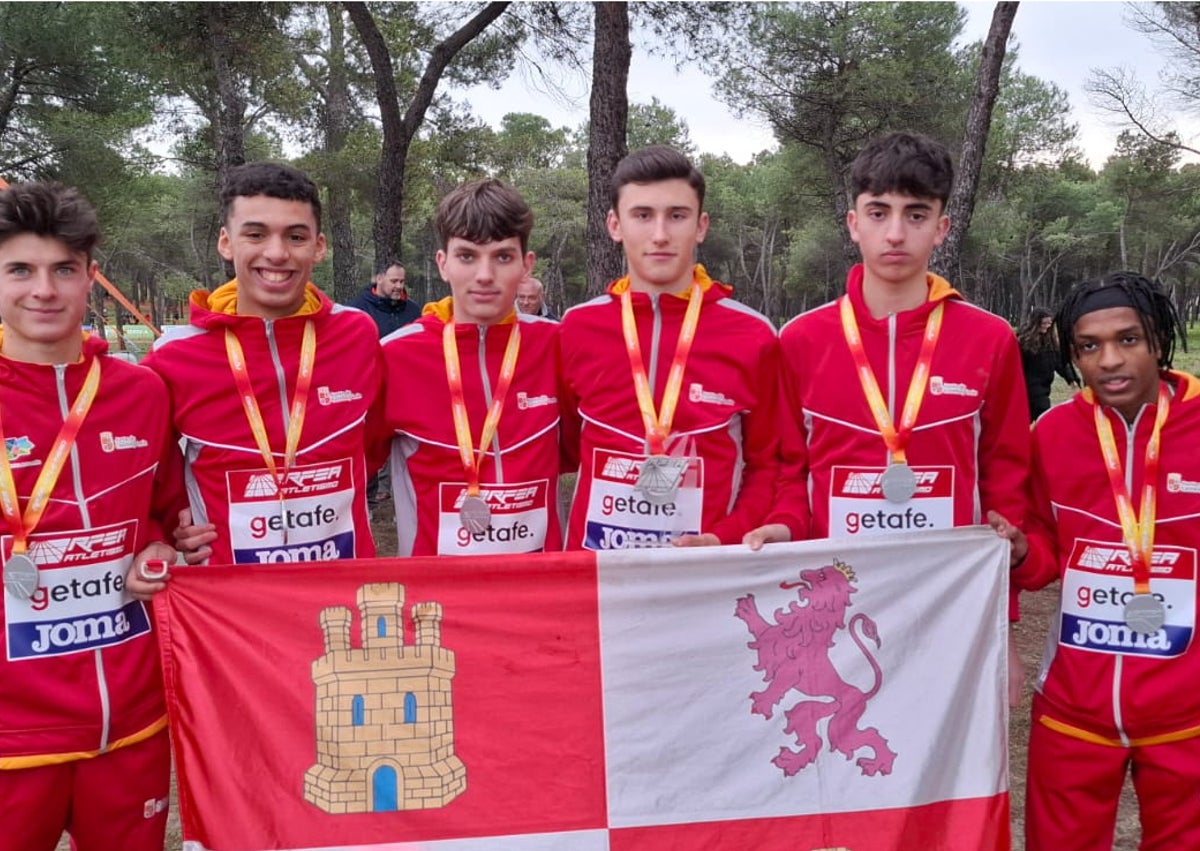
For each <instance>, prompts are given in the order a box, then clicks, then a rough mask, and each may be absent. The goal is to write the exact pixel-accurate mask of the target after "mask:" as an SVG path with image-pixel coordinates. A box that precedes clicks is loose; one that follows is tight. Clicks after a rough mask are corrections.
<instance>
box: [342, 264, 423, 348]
mask: <svg viewBox="0 0 1200 851" xmlns="http://www.w3.org/2000/svg"><path fill="white" fill-rule="evenodd" d="M404 281H405V275H404V267H403V266H401V265H400V264H399V263H393V264H391V265H390V266H388V267H387V269H385V270H384V271H382V272H380V273H379V274H378V275H376V276H375V280H374V283H372V284H371V286H369V287H367V288H366V289H364V290H363V291H362V292H361V293H359V294H358V295H357V296H355V297H354V300H353V301H351V302H350V306H351V307H357V308H358V309H359V310H361V311H363V312H364V313H366V314H367V315H368V316H370V317H371V318H372V319H374V320H375V324H376V325H377V326H379V337H380V339H382V338H384V337H386V336H387V335H388V334H391V333H392V332H393V331H395V330H396V329H398V328H400V327H402V326H404V325H407V324H408V323H409V322H412V321H414V320H416V319H420V318H421V308H420V306H418V305H417V304H414V303H413V302H411V301H409V299H408V287H406V286H405V284H404Z"/></svg>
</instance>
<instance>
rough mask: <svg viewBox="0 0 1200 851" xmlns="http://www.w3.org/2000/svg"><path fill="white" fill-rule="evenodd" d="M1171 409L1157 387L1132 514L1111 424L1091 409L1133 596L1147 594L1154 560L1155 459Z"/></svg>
mask: <svg viewBox="0 0 1200 851" xmlns="http://www.w3.org/2000/svg"><path fill="white" fill-rule="evenodd" d="M1170 408H1171V394H1170V393H1168V392H1167V385H1166V384H1164V383H1160V384H1159V387H1158V411H1157V412H1156V413H1155V415H1154V429H1153V431H1151V432H1150V441H1149V443H1147V444H1146V466H1145V470H1144V471H1143V477H1144V479H1143V481H1142V505H1141V511H1140V512H1138V513H1136V514H1135V513H1134V510H1133V500H1132V499H1131V498H1130V496H1129V488H1128V487H1127V486H1126V484H1125V473H1124V472H1123V471H1122V469H1121V456H1120V453H1118V452H1117V440H1116V438H1115V437H1114V436H1113V430H1112V423H1110V422H1109V421H1108V417H1107V416H1105V414H1104V411H1103V410H1101V407H1100V405H1098V404H1097V405H1096V406H1095V409H1094V410H1095V418H1096V437H1098V438H1099V439H1100V451H1101V452H1102V453H1103V454H1104V466H1105V469H1107V470H1108V482H1109V484H1110V485H1111V486H1112V492H1113V499H1114V500H1115V501H1116V503H1117V517H1118V518H1119V519H1120V521H1121V534H1122V536H1123V537H1124V538H1125V546H1126V547H1128V548H1129V556H1130V566H1131V567H1132V568H1133V593H1135V594H1149V593H1150V566H1151V561H1152V559H1153V557H1154V517H1155V514H1156V512H1157V510H1158V488H1157V484H1158V459H1159V449H1160V446H1161V442H1162V428H1163V423H1165V422H1166V421H1167V413H1168V411H1169V410H1170Z"/></svg>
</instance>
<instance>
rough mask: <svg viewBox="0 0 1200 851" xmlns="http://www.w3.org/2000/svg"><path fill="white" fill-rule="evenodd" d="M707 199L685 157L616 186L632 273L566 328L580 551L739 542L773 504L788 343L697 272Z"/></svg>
mask: <svg viewBox="0 0 1200 851" xmlns="http://www.w3.org/2000/svg"><path fill="white" fill-rule="evenodd" d="M703 193H704V178H703V176H701V175H700V173H699V172H698V171H697V170H696V169H695V168H694V167H693V166H692V165H691V163H689V162H688V160H687V158H686V157H684V156H683V155H682V154H680V153H679V152H677V151H674V150H672V149H670V148H665V147H658V146H656V147H650V148H644V149H642V150H640V151H636V152H635V153H633V154H630V155H629V156H628V157H626V158H625V159H624V160H622V161H621V163H620V164H619V165H618V166H617V169H616V172H615V173H614V175H613V192H612V210H610V211H609V214H608V228H609V233H610V235H611V236H612V238H613V239H614V240H617V241H618V242H621V243H622V246H623V248H624V250H625V257H626V261H627V264H628V269H629V274H628V276H627V277H624V278H621V279H620V280H618V281H616V282H614V283H613V284H612V285H611V286H610V287H609V289H608V292H607V294H605V295H603V296H601V297H600V298H597V299H594V300H592V301H590V302H587V303H585V304H581V305H579V306H577V307H574V308H572V309H571V310H569V311H567V313H566V314H565V315H564V316H563V321H562V325H561V331H560V345H561V349H562V371H563V382H564V384H565V391H564V393H565V396H566V399H565V405H564V417H567V416H568V412H573V411H576V410H577V411H578V421H576V422H569V424H568V429H567V433H568V434H569V435H570V436H568V437H567V438H566V449H567V450H568V453H569V454H571V455H575V454H576V453H577V457H578V462H579V479H578V482H577V484H576V490H575V502H574V505H573V507H572V511H571V518H570V523H569V527H568V533H567V547H568V548H577V547H586V548H588V549H595V550H601V549H626V548H632V547H658V546H666V545H669V544H679V545H689V544H718V543H725V544H730V543H738V542H740V541H741V539H742V536H743V535H744V534H746V533H747V532H748V531H749V530H750V529H752V528H753V527H754V526H755V525H756V524H758V523H759V522H761V520H762V518H763V517H765V516H766V513H767V512H768V511H769V510H770V507H771V505H772V500H773V497H774V487H775V479H776V477H777V474H778V460H777V450H778V438H777V432H776V429H777V424H776V414H775V397H776V380H777V379H776V368H777V365H778V340H777V338H776V335H775V329H774V328H773V327H772V326H771V324H770V322H769V321H768V320H767V319H766V318H765V317H764V316H762V315H760V314H758V313H757V312H755V311H753V310H751V309H749V308H747V307H745V306H744V305H742V304H740V303H739V302H736V301H734V300H733V299H732V298H730V292H731V290H730V288H729V287H727V286H725V285H723V284H719V283H716V282H714V281H712V280H711V279H710V278H709V277H708V275H707V273H706V272H705V270H704V268H703V267H702V266H694V265H693V254H694V252H695V249H696V246H697V245H698V244H699V243H701V242H702V241H703V240H704V236H705V234H706V232H707V229H708V214H707V213H703V212H702V211H701V208H702V205H703ZM626 316H627V317H628V320H627V321H628V324H626ZM631 343H632V344H636V345H635V346H633V347H631V345H630V344H631ZM689 345H690V347H689ZM631 348H632V351H631ZM673 367H674V369H673ZM673 373H674V379H673V377H672V374H673ZM639 384H640V385H641V387H642V388H643V389H642V391H640V392H639V389H638V387H639ZM576 428H578V429H579V435H578V438H576V437H575V436H574V432H575V430H576ZM648 469H649V471H650V472H651V473H653V476H652V477H649V478H648V475H649V474H648ZM656 482H657V483H658V484H655V483H656Z"/></svg>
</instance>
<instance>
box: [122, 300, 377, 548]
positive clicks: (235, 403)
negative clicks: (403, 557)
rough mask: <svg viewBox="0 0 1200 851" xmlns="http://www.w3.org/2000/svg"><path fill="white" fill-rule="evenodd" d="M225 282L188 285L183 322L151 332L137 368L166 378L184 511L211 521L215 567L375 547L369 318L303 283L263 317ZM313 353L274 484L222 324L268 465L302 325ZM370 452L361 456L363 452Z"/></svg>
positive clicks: (373, 366) (373, 355) (373, 368)
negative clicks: (180, 443) (247, 395)
mask: <svg viewBox="0 0 1200 851" xmlns="http://www.w3.org/2000/svg"><path fill="white" fill-rule="evenodd" d="M235 299H236V282H230V283H229V284H226V285H224V286H223V287H221V288H219V289H218V290H216V291H215V292H213V293H212V294H209V293H206V292H203V291H197V292H195V293H193V294H192V303H191V317H190V318H191V324H190V325H188V326H187V327H184V328H180V329H176V330H175V331H173V332H170V333H168V334H167V335H165V336H164V337H162V338H161V339H160V340H159V341H158V342H157V343H156V344H155V346H154V349H153V351H152V352H151V353H150V355H149V356H148V357H147V358H146V361H145V363H146V365H147V366H149V367H150V368H152V369H154V370H155V371H156V372H158V374H159V375H161V376H162V377H163V380H164V381H166V384H167V390H168V391H169V393H170V397H171V413H172V417H173V420H174V424H175V428H176V430H177V431H178V432H179V434H180V435H181V436H182V438H183V440H184V458H185V462H186V468H187V485H188V496H189V499H190V502H191V507H192V515H193V520H194V521H195V522H196V523H198V524H201V523H206V522H210V523H214V524H216V527H217V533H218V534H217V540H216V541H215V542H214V543H213V545H212V547H213V555H212V558H211V562H212V563H214V564H232V563H238V564H275V563H284V562H298V561H304V562H308V561H330V560H333V559H342V558H370V557H371V556H373V555H375V545H374V542H373V541H372V539H371V532H370V520H369V516H368V513H367V503H366V491H365V485H366V481H367V478H368V476H369V473H371V472H373V471H374V470H376V469H378V466H379V465H381V464H382V463H383V458H384V456H385V454H386V444H383V443H381V442H380V440H379V439H378V436H377V435H376V433H375V429H376V428H378V427H379V423H378V422H377V415H378V410H377V409H373V406H375V405H376V404H377V403H378V401H379V398H380V395H379V394H380V380H381V374H382V368H381V360H382V358H381V355H380V351H379V342H378V336H377V331H376V329H375V324H374V323H373V322H372V321H371V319H370V317H368V316H367V315H366V314H365V313H362V312H361V311H358V310H354V309H353V308H347V307H341V306H340V305H335V304H333V303H332V302H330V301H329V299H328V298H326V297H325V296H324V294H322V293H321V292H320V291H319V290H317V289H316V287H314V286H312V285H311V284H310V285H309V288H308V293H307V297H306V303H305V306H304V307H303V308H302V309H301V312H300V313H299V314H297V315H294V316H288V317H285V318H283V319H274V320H266V319H262V318H260V317H257V316H240V315H237V314H235V313H233V312H232V305H233V304H234V303H235ZM309 320H311V321H312V322H313V323H315V327H316V338H317V345H316V358H315V362H314V367H313V377H312V386H311V389H310V392H309V397H308V405H307V410H306V412H305V418H304V427H303V430H302V431H301V433H300V444H299V448H298V450H297V453H296V461H295V465H294V466H293V468H292V469H291V470H289V471H288V475H287V481H286V483H285V485H284V496H285V497H286V502H285V503H283V504H281V502H280V499H279V494H278V490H277V488H276V486H275V483H274V480H273V478H272V476H271V474H270V471H269V468H268V467H267V465H266V463H265V462H264V459H263V456H262V454H261V452H260V450H259V448H258V444H257V443H256V442H255V440H254V435H253V432H252V430H251V428H250V423H249V420H248V418H247V416H246V413H245V410H244V408H243V406H242V401H241V394H240V392H239V390H238V386H237V384H236V382H235V380H234V376H233V372H232V370H231V369H230V365H229V360H228V358H227V355H226V349H225V331H226V329H230V330H232V331H233V332H234V333H235V334H236V335H237V339H238V341H239V342H240V343H241V346H242V349H243V351H244V352H245V357H246V362H247V367H248V371H249V376H250V382H251V387H252V388H253V390H254V395H255V397H256V398H257V400H258V405H259V408H260V409H261V411H262V417H263V421H264V423H265V426H266V431H267V436H268V442H269V444H270V447H271V450H272V452H273V454H274V457H275V463H276V464H277V465H278V466H277V470H279V471H280V472H282V469H283V460H284V448H285V446H286V445H287V431H286V428H287V426H286V423H287V410H288V407H289V406H290V404H291V401H292V398H293V396H294V394H295V389H296V375H297V371H298V368H299V364H300V350H301V340H302V337H303V333H304V326H305V323H306V322H307V321H309ZM368 455H370V456H371V457H370V460H368V457H367V456H368Z"/></svg>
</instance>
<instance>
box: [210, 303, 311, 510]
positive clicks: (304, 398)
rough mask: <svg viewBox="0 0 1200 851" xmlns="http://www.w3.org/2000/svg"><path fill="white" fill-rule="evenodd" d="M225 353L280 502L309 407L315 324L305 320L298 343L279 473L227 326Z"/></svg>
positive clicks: (235, 340)
mask: <svg viewBox="0 0 1200 851" xmlns="http://www.w3.org/2000/svg"><path fill="white" fill-rule="evenodd" d="M225 356H226V358H227V359H228V360H229V369H230V371H231V372H233V380H234V383H236V384H237V389H238V394H239V395H240V396H241V397H242V408H243V410H245V412H246V421H247V422H249V423H250V431H251V432H253V433H254V442H255V443H256V444H258V451H259V452H260V453H261V454H262V457H263V462H264V463H265V464H266V465H267V469H268V470H270V471H271V477H272V478H273V479H274V480H275V487H276V489H277V491H278V493H279V502H280V503H281V504H282V503H283V501H284V497H283V485H284V482H286V481H287V475H288V470H289V469H291V467H292V465H293V464H294V463H295V462H296V450H297V449H298V448H299V446H300V432H301V431H303V429H304V414H305V412H306V411H307V409H308V390H309V387H310V386H311V385H312V375H313V364H314V363H315V362H316V359H317V329H316V326H315V325H313V321H312V320H311V319H309V320H308V321H307V322H305V323H304V337H303V339H302V341H301V343H300V367H299V371H298V372H297V373H296V392H295V393H294V394H293V395H292V405H291V408H290V409H289V410H288V424H287V438H286V443H285V446H284V453H283V472H282V473H280V472H279V470H278V468H277V466H276V464H275V454H274V453H273V452H272V451H271V442H270V440H269V439H268V438H267V425H266V423H265V422H263V416H262V410H261V409H260V408H259V407H258V398H257V397H256V396H255V395H254V388H253V387H251V386H250V373H249V371H248V370H247V368H246V355H245V353H244V352H243V351H242V344H241V343H239V342H238V338H237V336H236V335H235V334H234V333H233V331H231V330H229V329H228V328H227V329H225Z"/></svg>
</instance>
